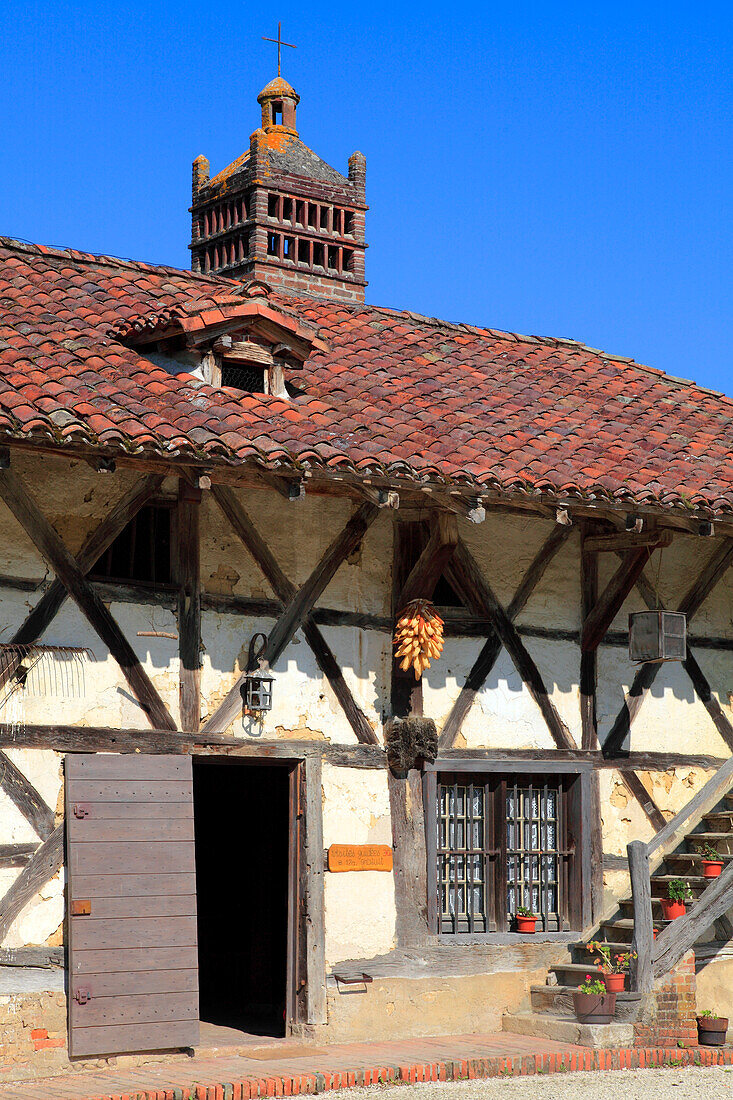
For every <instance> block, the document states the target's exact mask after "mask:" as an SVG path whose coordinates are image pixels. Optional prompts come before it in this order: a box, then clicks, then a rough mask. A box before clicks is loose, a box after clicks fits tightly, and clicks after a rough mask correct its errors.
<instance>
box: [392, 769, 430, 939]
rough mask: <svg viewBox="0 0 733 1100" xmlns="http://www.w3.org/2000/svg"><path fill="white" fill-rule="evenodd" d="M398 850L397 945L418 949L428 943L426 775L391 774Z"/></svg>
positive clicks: (394, 825) (413, 770)
mask: <svg viewBox="0 0 733 1100" xmlns="http://www.w3.org/2000/svg"><path fill="white" fill-rule="evenodd" d="M388 785H389V805H390V813H391V819H392V845H393V848H394V880H395V906H396V910H397V926H396V933H397V944H398V946H399V947H408V946H409V947H414V946H418V945H420V944H424V943H426V942H427V939H428V935H429V927H428V875H427V850H426V843H425V812H424V808H423V794H422V773H421V772H420V771H418V770H417V769H416V768H411V769H410V771H409V772H407V773H406V774H402V773H400V774H399V775H395V774H394V773H393V772H392V771H390V772H389V773H388Z"/></svg>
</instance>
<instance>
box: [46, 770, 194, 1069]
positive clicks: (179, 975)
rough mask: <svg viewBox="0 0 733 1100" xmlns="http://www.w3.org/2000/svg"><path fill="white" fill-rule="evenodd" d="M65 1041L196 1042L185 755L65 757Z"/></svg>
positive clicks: (117, 1048) (75, 1048)
mask: <svg viewBox="0 0 733 1100" xmlns="http://www.w3.org/2000/svg"><path fill="white" fill-rule="evenodd" d="M66 860H67V873H68V880H69V885H68V914H69V916H68V922H67V928H68V935H67V941H68V948H69V1053H70V1055H71V1056H72V1057H74V1058H79V1057H90V1056H96V1055H102V1054H114V1053H121V1052H133V1051H140V1050H162V1049H173V1048H178V1047H191V1046H194V1045H195V1044H196V1043H197V1042H198V1036H199V1024H198V954H197V944H196V876H195V861H194V833H193V784H192V775H191V758H190V757H189V756H143V755H137V754H135V755H120V756H113V755H106V754H105V755H102V754H95V755H78V756H77V755H69V756H67V757H66Z"/></svg>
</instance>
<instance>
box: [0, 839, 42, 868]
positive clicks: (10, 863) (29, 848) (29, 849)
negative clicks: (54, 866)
mask: <svg viewBox="0 0 733 1100" xmlns="http://www.w3.org/2000/svg"><path fill="white" fill-rule="evenodd" d="M37 847H38V845H37V844H0V867H25V865H26V863H28V861H29V859H30V858H31V856H32V855H33V853H34V852H35V850H36V849H37Z"/></svg>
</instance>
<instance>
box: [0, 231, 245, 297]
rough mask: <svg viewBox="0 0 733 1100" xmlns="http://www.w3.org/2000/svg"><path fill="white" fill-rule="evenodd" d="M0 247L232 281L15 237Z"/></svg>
mask: <svg viewBox="0 0 733 1100" xmlns="http://www.w3.org/2000/svg"><path fill="white" fill-rule="evenodd" d="M0 248H8V249H11V250H13V251H15V252H30V253H31V254H33V255H40V256H50V257H53V258H57V259H59V260H73V261H74V262H75V263H94V264H99V266H100V267H127V268H131V269H133V270H135V271H154V272H159V273H160V274H164V275H183V276H186V277H187V278H189V279H191V280H193V281H195V282H202V283H213V284H214V285H215V286H231V285H232V283H233V280H232V279H227V278H225V277H224V276H222V275H205V274H203V272H200V271H191V269H190V268H187V267H172V266H171V265H169V264H154V263H149V262H147V261H146V260H130V259H128V258H127V257H123V256H109V255H107V254H106V253H96V252H79V251H78V250H77V249H75V248H55V247H53V246H51V245H45V244H34V243H33V242H32V241H23V240H20V239H19V238H17V237H0Z"/></svg>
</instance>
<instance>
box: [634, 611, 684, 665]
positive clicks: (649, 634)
mask: <svg viewBox="0 0 733 1100" xmlns="http://www.w3.org/2000/svg"><path fill="white" fill-rule="evenodd" d="M686 656H687V616H686V615H683V614H682V613H681V612H679V611H637V612H635V613H634V614H633V615H629V657H630V658H631V660H632V661H684V659H685V658H686Z"/></svg>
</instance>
